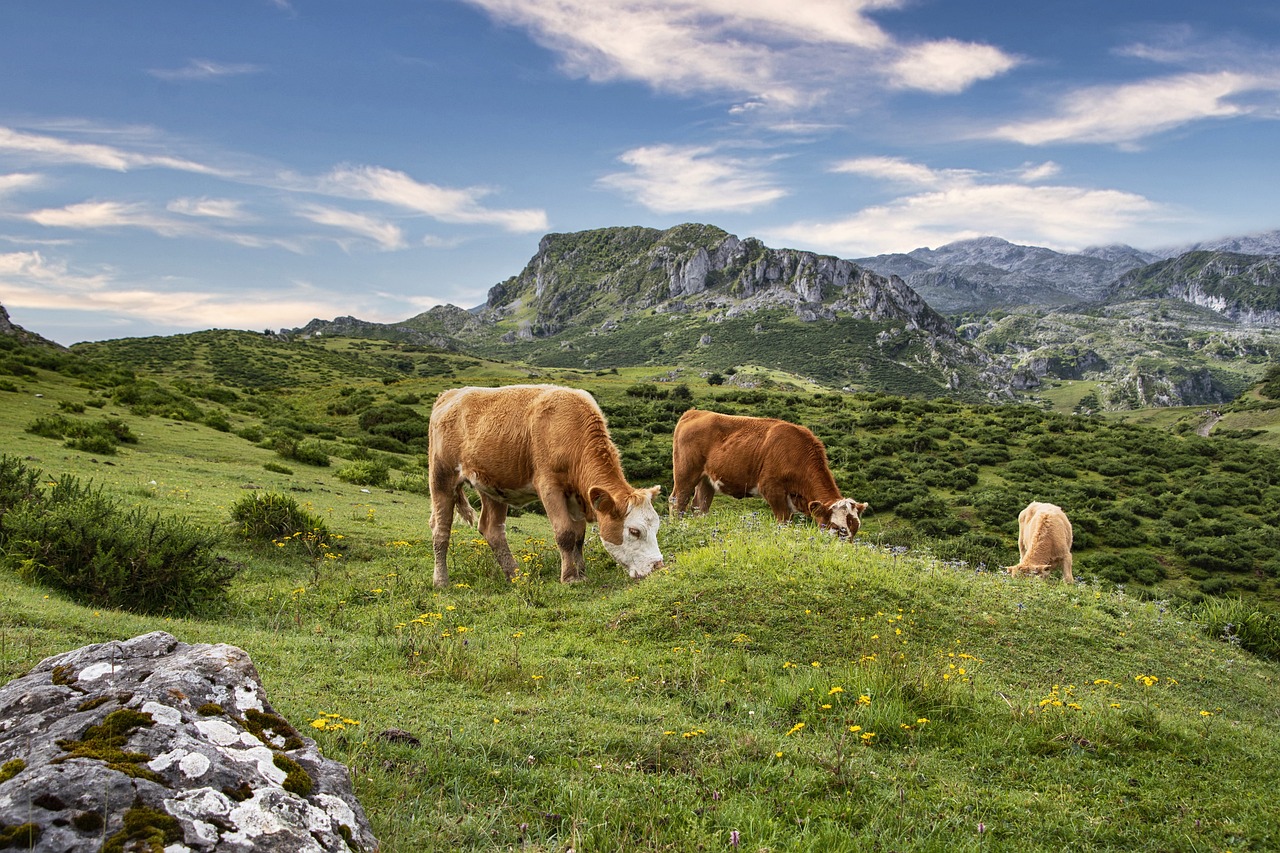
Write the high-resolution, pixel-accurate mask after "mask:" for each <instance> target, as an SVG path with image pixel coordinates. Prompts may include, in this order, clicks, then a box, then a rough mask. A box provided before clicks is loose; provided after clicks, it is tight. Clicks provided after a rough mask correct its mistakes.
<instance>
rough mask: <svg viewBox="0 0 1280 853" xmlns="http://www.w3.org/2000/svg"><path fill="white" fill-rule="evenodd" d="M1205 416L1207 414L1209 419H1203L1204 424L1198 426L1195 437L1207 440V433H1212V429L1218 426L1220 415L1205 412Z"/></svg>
mask: <svg viewBox="0 0 1280 853" xmlns="http://www.w3.org/2000/svg"><path fill="white" fill-rule="evenodd" d="M1205 414H1207V415H1208V416H1209V417H1208V418H1206V419H1205V422H1204V423H1202V424H1200V426H1199V427H1197V428H1196V435H1199V436H1202V437H1204V438H1208V437H1209V433H1210V432H1212V431H1213V428H1214V427H1216V426H1217V425H1218V421H1220V420H1222V413H1221V412H1214V411H1209V412H1206V413H1205Z"/></svg>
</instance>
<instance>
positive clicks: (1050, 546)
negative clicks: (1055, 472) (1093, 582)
mask: <svg viewBox="0 0 1280 853" xmlns="http://www.w3.org/2000/svg"><path fill="white" fill-rule="evenodd" d="M1055 566H1062V582H1063V583H1075V580H1074V579H1073V578H1072V577H1071V522H1070V520H1068V519H1067V514H1066V513H1065V512H1063V511H1062V507H1060V506H1057V505H1056V504H1048V503H1040V502H1038V501H1032V502H1031V503H1029V504H1027V508H1026V509H1024V510H1023V511H1022V512H1020V513H1018V564H1017V565H1016V566H1009V567H1008V569H1009V574H1010V575H1012V576H1013V577H1017V576H1018V575H1022V574H1033V575H1039V576H1040V577H1042V578H1046V579H1047V578H1048V577H1049V571H1050V570H1051V569H1053V568H1054V567H1055Z"/></svg>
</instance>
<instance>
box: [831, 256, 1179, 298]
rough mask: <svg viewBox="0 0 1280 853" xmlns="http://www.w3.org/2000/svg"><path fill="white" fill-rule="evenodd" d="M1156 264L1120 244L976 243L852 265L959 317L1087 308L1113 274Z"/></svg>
mask: <svg viewBox="0 0 1280 853" xmlns="http://www.w3.org/2000/svg"><path fill="white" fill-rule="evenodd" d="M1160 257H1161V256H1159V255H1156V254H1153V253H1150V252H1143V251H1141V250H1139V249H1135V248H1133V247H1132V246H1123V245H1116V246H1100V247H1095V248H1090V249H1085V250H1084V251H1083V252H1080V253H1078V254H1064V253H1061V252H1055V251H1053V250H1052V249H1045V248H1042V247H1039V246H1019V245H1017V244H1014V243H1010V242H1009V241H1007V240H1002V239H1000V238H998V237H979V238H977V239H973V240H961V241H959V242H955V243H948V244H947V245H945V246H941V247H939V248H937V249H915V250H913V251H911V252H907V253H906V254H893V255H877V256H876V257H872V258H859V259H857V260H856V261H855V263H857V264H859V265H860V266H863V267H866V268H867V269H870V270H874V271H876V272H879V273H881V274H882V275H896V276H899V277H901V278H902V280H903V281H904V282H906V283H907V284H908V285H910V286H911V288H912V289H913V290H915V291H916V292H918V293H919V294H920V295H921V296H922V297H924V299H925V300H926V301H927V302H928V303H929V304H930V305H931V306H933V307H934V308H935V309H937V310H938V311H941V312H944V313H948V314H962V313H972V312H985V311H990V310H992V309H994V308H1010V307H1015V306H1021V305H1036V306H1041V307H1057V306H1060V305H1070V304H1073V303H1078V302H1092V301H1095V300H1097V299H1099V298H1101V297H1102V296H1104V295H1105V294H1106V293H1107V290H1108V286H1109V285H1110V284H1111V283H1112V282H1113V281H1115V279H1116V278H1118V277H1119V276H1120V275H1122V274H1124V273H1126V272H1128V271H1129V270H1132V269H1134V268H1136V267H1141V266H1144V265H1146V264H1149V263H1152V262H1154V261H1156V260H1159V259H1160Z"/></svg>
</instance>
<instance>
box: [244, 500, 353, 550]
mask: <svg viewBox="0 0 1280 853" xmlns="http://www.w3.org/2000/svg"><path fill="white" fill-rule="evenodd" d="M231 520H232V521H233V522H235V524H236V532H237V533H238V534H239V535H240V536H241V537H243V538H245V539H255V540H258V541H266V542H269V541H271V540H274V539H280V538H282V537H288V536H292V535H294V534H295V533H310V534H314V535H315V536H316V538H317V539H318V540H320V541H324V542H327V541H328V540H329V538H330V533H329V529H328V527H326V526H325V523H324V521H323V520H321V519H320V518H318V517H317V516H315V515H312V514H311V513H309V512H307V511H306V510H305V509H303V508H302V507H300V506H298V502H297V501H295V500H294V499H293V498H291V497H289V496H288V495H280V494H276V493H275V492H252V493H250V494H247V495H245V496H244V497H243V498H241V499H240V500H239V501H237V502H236V504H235V506H233V507H231Z"/></svg>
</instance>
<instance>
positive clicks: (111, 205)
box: [14, 201, 303, 253]
mask: <svg viewBox="0 0 1280 853" xmlns="http://www.w3.org/2000/svg"><path fill="white" fill-rule="evenodd" d="M14 218H20V219H26V220H28V221H30V222H34V223H36V224H37V225H43V226H45V227H46V228H69V229H74V230H80V231H92V230H99V229H113V228H137V229H139V230H142V231H150V232H152V233H153V234H158V235H160V236H161V237H169V238H176V237H197V238H204V239H209V240H221V241H224V242H228V243H235V244H236V245H239V246H246V247H249V248H254V249H262V248H268V247H273V248H278V249H285V250H287V251H290V252H295V253H301V252H302V251H303V244H302V241H301V240H299V239H296V238H294V239H290V238H277V237H264V236H260V235H257V234H247V233H242V232H234V231H223V230H221V229H219V228H211V227H209V226H208V225H206V224H205V223H204V222H201V221H199V220H196V219H192V218H181V219H179V218H175V217H172V216H167V215H165V214H162V213H157V212H156V211H155V210H154V209H153V208H151V207H150V206H149V205H147V204H143V203H141V202H132V203H128V204H126V203H123V202H118V201H86V202H81V203H79V204H70V205H67V206H66V207H50V208H44V209H43V210H35V211H31V212H30V213H25V214H22V215H21V216H18V217H14Z"/></svg>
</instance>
